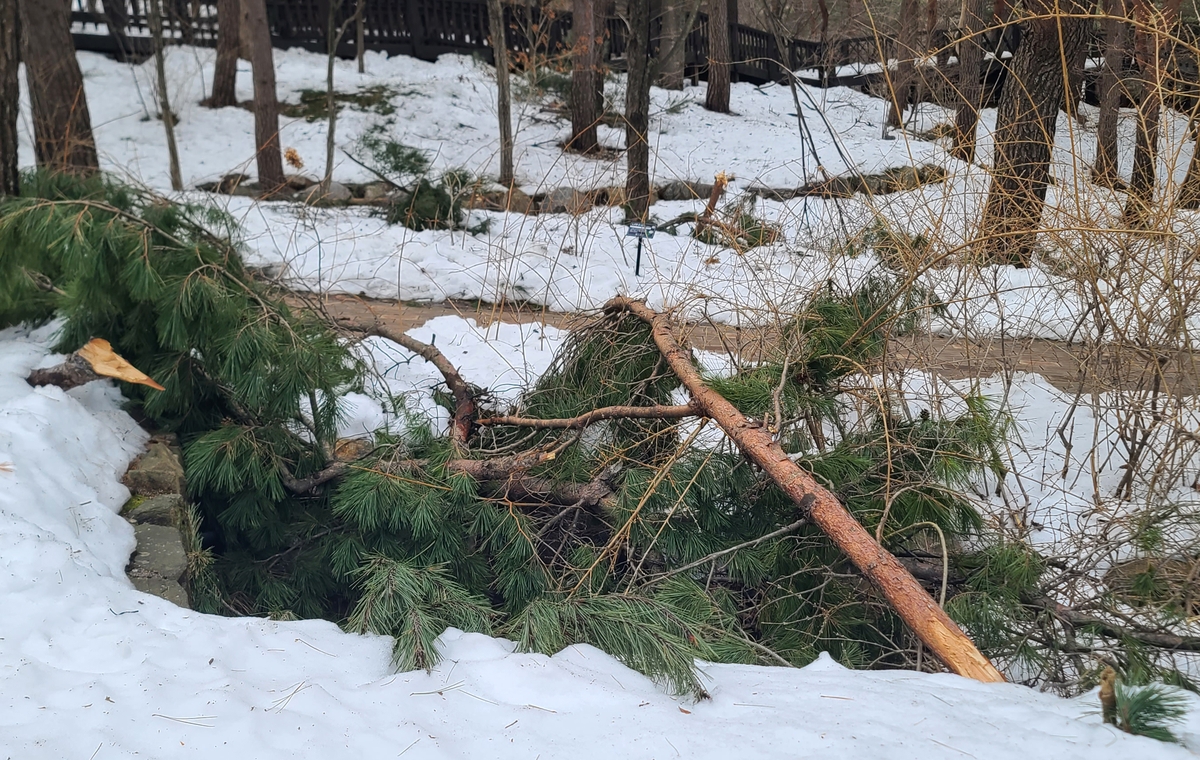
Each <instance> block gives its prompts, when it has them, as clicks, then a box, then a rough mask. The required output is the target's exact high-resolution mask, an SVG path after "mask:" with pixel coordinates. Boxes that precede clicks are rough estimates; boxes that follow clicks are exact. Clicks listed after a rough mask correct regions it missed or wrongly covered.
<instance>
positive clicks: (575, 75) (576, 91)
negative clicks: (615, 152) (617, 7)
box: [567, 0, 603, 153]
mask: <svg viewBox="0 0 1200 760" xmlns="http://www.w3.org/2000/svg"><path fill="white" fill-rule="evenodd" d="M572 9H573V14H572V22H571V23H572V29H573V30H574V33H575V43H574V56H573V61H572V67H571V139H570V140H568V141H567V149H568V150H575V151H579V152H580V153H590V152H592V151H594V150H595V149H596V148H597V147H598V146H599V141H598V139H597V137H596V125H597V123H598V122H599V121H600V108H599V106H600V103H601V102H602V97H603V96H601V99H598V98H597V97H596V94H595V93H596V90H597V89H599V88H600V87H602V86H603V80H602V78H601V76H600V29H599V24H598V23H597V19H596V0H574V2H573V4H572Z"/></svg>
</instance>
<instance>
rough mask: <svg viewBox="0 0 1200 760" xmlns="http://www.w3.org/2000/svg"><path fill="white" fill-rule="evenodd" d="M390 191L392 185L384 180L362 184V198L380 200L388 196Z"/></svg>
mask: <svg viewBox="0 0 1200 760" xmlns="http://www.w3.org/2000/svg"><path fill="white" fill-rule="evenodd" d="M391 192H392V186H391V185H389V184H388V183H386V182H371V183H369V184H366V185H363V194H362V197H363V200H367V201H380V200H383V199H385V198H387V197H388V195H389V194H390V193H391Z"/></svg>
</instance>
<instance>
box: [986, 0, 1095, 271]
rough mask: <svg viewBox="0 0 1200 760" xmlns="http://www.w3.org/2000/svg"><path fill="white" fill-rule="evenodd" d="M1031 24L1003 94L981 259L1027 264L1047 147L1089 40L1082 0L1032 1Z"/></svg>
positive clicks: (1028, 6) (1037, 216) (1038, 219)
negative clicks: (1078, 59) (1072, 71)
mask: <svg viewBox="0 0 1200 760" xmlns="http://www.w3.org/2000/svg"><path fill="white" fill-rule="evenodd" d="M1026 9H1027V11H1028V12H1029V13H1030V14H1031V17H1030V18H1029V19H1028V20H1027V22H1026V27H1025V32H1024V34H1023V35H1022V38H1021V44H1020V46H1019V47H1018V48H1017V52H1016V55H1015V56H1014V57H1013V60H1012V65H1011V67H1010V70H1009V75H1008V78H1007V79H1006V80H1005V83H1004V90H1003V92H1002V93H1001V95H1000V106H999V108H998V109H997V113H996V154H995V158H994V160H993V162H992V166H993V169H992V182H991V186H990V188H989V189H988V197H987V202H986V204H985V205H984V209H983V219H982V220H981V222H980V236H979V237H980V243H981V246H982V249H983V252H984V258H983V260H984V261H986V262H992V263H1006V264H1016V265H1019V266H1028V265H1029V263H1030V260H1031V258H1032V255H1033V242H1034V237H1035V235H1036V233H1037V230H1038V228H1039V227H1040V226H1041V219H1042V209H1043V207H1044V205H1045V201H1046V185H1047V183H1048V182H1049V179H1050V148H1051V145H1052V144H1053V140H1054V130H1055V128H1056V126H1057V124H1058V112H1059V109H1060V108H1061V107H1062V104H1063V98H1064V96H1065V94H1066V87H1067V80H1068V78H1069V72H1068V71H1067V70H1066V69H1065V67H1067V66H1069V65H1070V63H1069V62H1070V61H1073V60H1075V58H1076V56H1077V55H1078V50H1079V47H1080V46H1082V45H1084V44H1085V35H1086V29H1085V27H1084V24H1083V18H1082V15H1083V13H1084V10H1085V9H1084V8H1083V7H1082V6H1081V4H1080V3H1079V2H1077V0H1067V2H1057V1H1056V2H1054V3H1051V2H1050V1H1049V0H1028V2H1027V3H1026Z"/></svg>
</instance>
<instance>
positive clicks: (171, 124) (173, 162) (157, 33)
mask: <svg viewBox="0 0 1200 760" xmlns="http://www.w3.org/2000/svg"><path fill="white" fill-rule="evenodd" d="M149 3H150V8H149V11H150V12H149V14H148V16H149V21H150V37H151V39H152V40H153V42H154V69H155V73H156V74H157V75H158V113H159V117H160V118H162V123H163V130H165V131H166V133H167V162H168V165H169V166H170V172H171V189H172V190H174V191H175V192H179V191H180V190H183V175H182V174H181V173H180V171H179V148H178V147H177V146H176V145H175V114H174V113H173V112H172V111H171V98H170V96H169V95H168V94H167V64H166V55H165V54H164V51H163V23H162V0H149Z"/></svg>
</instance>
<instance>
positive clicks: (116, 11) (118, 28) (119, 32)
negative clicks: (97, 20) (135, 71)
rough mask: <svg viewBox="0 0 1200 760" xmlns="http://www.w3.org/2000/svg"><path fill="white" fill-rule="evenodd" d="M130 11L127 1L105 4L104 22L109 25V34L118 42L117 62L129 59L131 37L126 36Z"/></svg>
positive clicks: (115, 0)
mask: <svg viewBox="0 0 1200 760" xmlns="http://www.w3.org/2000/svg"><path fill="white" fill-rule="evenodd" d="M128 17H129V11H128V9H127V8H126V5H125V0H110V2H107V3H105V4H104V22H105V23H106V24H107V25H108V33H109V35H111V36H112V38H113V39H114V40H116V42H117V60H120V61H124V60H127V59H128V58H129V54H130V50H129V37H128V35H126V34H125V27H126V26H127V24H128Z"/></svg>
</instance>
